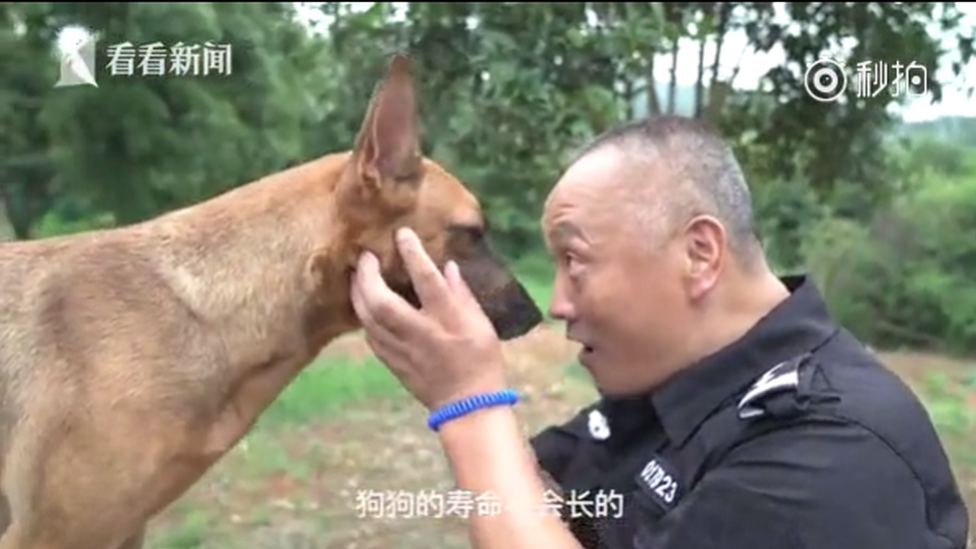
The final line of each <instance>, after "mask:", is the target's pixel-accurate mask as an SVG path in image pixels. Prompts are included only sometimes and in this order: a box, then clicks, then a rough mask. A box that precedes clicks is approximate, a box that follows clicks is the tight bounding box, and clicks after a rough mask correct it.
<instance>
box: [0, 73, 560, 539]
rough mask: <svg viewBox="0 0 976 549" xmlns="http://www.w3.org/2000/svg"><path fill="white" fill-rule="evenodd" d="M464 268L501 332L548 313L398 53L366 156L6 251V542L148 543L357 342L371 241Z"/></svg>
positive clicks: (383, 254)
mask: <svg viewBox="0 0 976 549" xmlns="http://www.w3.org/2000/svg"><path fill="white" fill-rule="evenodd" d="M401 226H409V227H412V228H413V229H414V230H415V231H416V232H417V234H419V235H420V237H421V239H422V240H423V242H424V245H425V247H426V249H427V250H428V252H429V253H430V254H431V256H432V257H433V258H434V259H435V260H436V261H437V262H438V263H440V264H443V263H445V262H446V261H447V260H448V259H451V258H453V259H455V260H457V261H458V264H459V266H460V267H461V270H462V274H463V275H464V276H465V278H466V279H467V281H468V283H469V285H470V286H471V287H472V289H473V290H474V291H475V293H476V294H477V295H478V296H479V300H480V301H481V303H482V306H483V307H484V308H485V310H486V312H487V313H488V316H489V317H490V318H491V320H492V322H493V323H494V325H495V328H496V330H497V331H498V333H499V336H500V337H502V338H503V339H511V338H514V337H517V336H520V335H522V334H524V333H525V332H527V331H528V330H529V329H530V328H532V327H534V326H535V325H537V324H538V323H539V322H541V319H542V317H541V313H540V312H539V310H538V308H537V307H536V306H535V305H534V304H533V302H532V301H531V300H530V299H529V297H528V295H527V294H526V292H525V290H524V289H523V288H522V287H521V286H520V285H519V284H518V283H517V281H516V280H515V279H514V277H513V276H512V275H511V273H509V271H508V270H507V269H506V268H505V267H504V266H503V265H502V264H501V263H500V261H499V260H498V259H496V258H495V257H494V256H492V255H491V253H490V252H489V251H488V249H487V248H486V247H485V245H484V243H483V241H482V236H483V231H484V229H485V220H484V218H483V216H482V213H481V210H480V207H479V204H478V201H477V200H476V199H475V197H474V196H473V195H472V194H471V193H470V192H468V191H467V190H466V189H465V187H464V186H463V185H462V184H461V183H460V182H459V181H458V180H457V179H456V178H454V177H453V176H451V174H449V173H448V172H447V171H445V170H444V168H442V167H440V166H439V165H437V164H436V163H434V162H433V161H431V160H429V159H427V158H424V157H422V156H421V155H420V153H419V141H418V123H417V118H416V104H415V98H414V89H413V83H412V80H411V76H410V73H409V68H408V62H407V60H406V58H404V57H402V56H397V57H396V58H395V59H394V62H393V64H392V65H391V69H390V74H389V76H388V77H387V78H386V79H385V81H384V82H382V83H381V84H380V85H379V87H378V88H377V93H376V95H375V96H374V98H373V101H372V102H371V104H370V106H369V110H368V112H367V114H366V117H365V120H364V122H363V125H362V129H361V130H360V135H359V137H358V138H357V140H356V143H355V147H354V149H353V150H351V151H347V152H343V153H338V154H331V155H327V156H325V157H323V158H320V159H318V160H315V161H312V162H309V163H307V164H304V165H301V166H298V167H295V168H292V169H289V170H286V171H283V172H280V173H277V174H274V175H271V176H268V177H265V178H263V179H261V180H258V181H256V182H254V183H251V184H249V185H245V186H243V187H240V188H237V189H235V190H232V191H230V192H228V193H226V194H223V195H221V196H218V197H216V198H214V199H212V200H209V201H207V202H203V203H201V204H198V205H195V206H193V207H189V208H185V209H182V210H178V211H175V212H171V213H169V214H166V215H164V216H161V217H159V218H156V219H154V220H151V221H148V222H145V223H142V224H138V225H133V226H130V227H124V228H118V229H112V230H106V231H96V232H90V233H87V234H80V235H75V236H67V237H62V238H51V239H47V240H39V241H33V242H14V243H4V244H2V245H0V466H2V477H0V480H2V489H3V496H4V500H5V501H4V502H3V503H4V504H5V505H4V506H3V508H0V531H2V532H3V534H2V537H0V549H123V548H124V549H135V548H138V547H140V546H141V545H142V536H143V531H144V527H145V523H146V521H147V520H148V519H149V518H150V517H152V516H153V515H154V514H156V513H157V512H159V511H160V510H161V509H162V508H164V507H165V506H167V505H168V504H169V503H170V502H172V501H173V500H174V499H176V498H177V497H179V496H180V495H181V494H183V493H184V492H185V491H186V490H187V488H189V487H190V486H191V485H192V484H193V483H194V482H196V481H197V479H199V478H200V476H201V475H202V474H203V473H204V472H205V471H206V470H207V469H208V468H210V467H211V466H212V465H213V464H214V463H215V462H216V461H217V460H218V459H220V457H221V456H223V455H224V454H225V453H226V452H227V451H228V450H230V449H231V448H232V447H233V446H234V445H235V444H236V443H237V441H238V440H240V439H241V437H243V436H244V435H245V434H246V433H247V432H248V430H249V429H250V428H251V426H252V425H253V423H254V422H255V420H256V418H257V417H258V416H259V414H261V412H262V411H263V410H264V409H265V408H266V407H267V406H268V405H269V404H270V403H271V402H272V401H273V400H274V399H275V397H276V396H277V395H278V394H279V393H280V392H281V391H282V390H283V389H284V387H285V386H286V385H287V384H288V383H289V382H290V381H291V380H292V379H293V378H294V377H295V375H296V374H298V373H299V372H300V371H301V370H302V368H304V367H305V366H306V365H308V364H309V363H310V362H311V361H312V360H313V359H314V358H315V357H316V355H317V354H318V353H319V351H320V349H321V348H322V347H323V346H325V345H326V344H327V343H329V342H330V341H332V340H333V339H335V338H336V337H337V336H339V335H341V334H344V333H346V332H350V331H352V330H355V329H357V328H358V324H357V320H356V317H355V315H354V313H353V310H352V307H351V305H350V300H349V274H350V272H351V269H352V267H353V265H354V264H355V261H356V258H357V256H358V255H359V254H360V253H361V252H362V251H363V250H370V251H372V252H374V253H375V254H376V255H377V256H378V257H379V258H380V259H381V263H382V265H383V270H384V274H385V276H386V278H387V280H388V282H389V283H390V284H391V286H393V287H395V288H396V289H397V291H398V292H400V293H401V294H402V295H404V296H407V297H408V298H410V299H412V300H413V301H414V303H416V298H415V297H414V296H413V295H412V292H411V290H410V284H409V281H408V278H407V277H406V275H405V272H404V270H403V267H402V264H401V262H400V260H399V258H398V256H397V254H396V252H395V248H394V245H393V236H392V235H393V232H394V230H395V229H396V228H397V227H401Z"/></svg>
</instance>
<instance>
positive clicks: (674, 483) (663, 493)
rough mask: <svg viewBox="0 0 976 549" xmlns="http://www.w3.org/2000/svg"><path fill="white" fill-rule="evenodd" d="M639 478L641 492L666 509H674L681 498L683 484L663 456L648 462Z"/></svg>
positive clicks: (655, 457)
mask: <svg viewBox="0 0 976 549" xmlns="http://www.w3.org/2000/svg"><path fill="white" fill-rule="evenodd" d="M637 478H638V481H637V484H638V486H639V487H640V489H641V491H642V492H644V494H645V495H647V496H648V497H650V499H651V500H653V501H654V502H656V503H657V504H658V505H660V506H662V507H664V508H665V509H671V508H672V507H674V505H675V503H677V500H678V498H679V497H680V496H681V484H680V483H679V481H678V477H677V475H676V474H675V470H674V468H673V467H671V465H670V464H669V463H668V462H667V461H665V459H664V458H662V457H661V456H654V458H653V459H651V460H650V461H648V462H647V464H646V465H644V468H643V469H641V472H640V474H638V475H637Z"/></svg>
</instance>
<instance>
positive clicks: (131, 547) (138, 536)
mask: <svg viewBox="0 0 976 549" xmlns="http://www.w3.org/2000/svg"><path fill="white" fill-rule="evenodd" d="M145 540H146V527H145V526H143V527H142V528H140V529H139V531H138V532H136V533H135V534H134V535H133V536H132V537H130V538H129V539H127V540H125V541H123V542H122V545H120V546H119V547H118V549H142V545H143V543H144V542H145Z"/></svg>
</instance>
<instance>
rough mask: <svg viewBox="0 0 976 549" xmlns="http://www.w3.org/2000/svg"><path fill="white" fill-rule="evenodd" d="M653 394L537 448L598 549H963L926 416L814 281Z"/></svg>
mask: <svg viewBox="0 0 976 549" xmlns="http://www.w3.org/2000/svg"><path fill="white" fill-rule="evenodd" d="M783 281H784V282H785V283H786V284H787V286H788V288H789V289H790V291H791V296H790V297H789V298H788V299H787V300H785V301H784V302H783V303H782V304H780V305H779V306H778V307H777V308H775V309H774V310H773V311H772V312H771V313H770V314H769V315H767V316H766V317H765V318H764V319H763V320H761V321H760V322H759V323H758V324H757V325H756V326H755V327H754V328H753V329H752V330H751V331H750V332H749V333H747V334H746V336H745V337H743V338H742V339H741V340H739V341H737V342H736V343H734V344H732V345H730V346H729V347H727V348H725V349H723V350H721V351H719V352H718V353H716V354H714V355H712V356H710V357H708V358H706V359H704V360H702V361H701V362H699V363H697V364H694V365H692V366H690V367H689V368H686V369H685V370H683V371H682V372H680V373H679V374H677V375H676V376H675V377H673V378H672V379H671V380H669V381H668V382H667V383H665V384H664V385H663V386H662V387H660V388H659V389H657V390H656V391H654V392H653V393H650V394H647V395H641V396H636V397H629V398H626V399H610V398H604V399H602V400H601V401H600V402H598V403H596V404H594V405H592V406H590V407H588V408H585V409H584V410H582V411H581V412H580V413H579V414H578V415H577V416H576V417H575V418H573V419H572V420H571V421H569V422H568V423H567V424H565V425H561V426H555V427H550V428H548V429H546V430H544V431H543V432H541V433H540V434H538V435H537V436H536V437H534V438H533V440H532V446H533V448H534V450H535V452H536V455H537V456H538V458H539V461H540V464H541V465H542V467H543V468H544V469H545V470H546V471H547V472H548V473H549V474H550V475H551V476H552V477H553V478H554V479H555V480H556V481H557V482H559V483H560V484H561V485H562V487H563V489H564V490H565V492H566V494H570V495H567V496H565V497H566V498H567V499H568V498H569V497H572V498H574V499H577V500H579V499H580V498H581V497H582V496H585V495H589V496H590V497H592V496H593V495H595V494H602V495H603V497H604V500H606V499H607V497H608V495H609V496H613V495H619V496H620V497H621V498H622V499H621V501H619V502H618V503H617V508H618V511H619V513H616V512H607V511H606V510H607V507H606V505H604V512H603V513H602V514H596V513H593V512H592V508H587V509H589V510H588V511H587V510H586V509H583V508H581V509H582V511H581V512H579V513H577V517H575V518H573V519H571V528H572V530H573V531H574V534H576V536H577V538H578V539H579V540H580V542H581V543H583V544H584V545H585V546H586V547H588V548H590V549H597V548H602V549H629V548H634V547H637V548H641V549H719V548H721V549H746V548H748V549H787V548H789V549H963V548H965V547H966V540H967V536H968V518H967V512H966V508H965V504H964V503H963V501H962V498H961V496H960V494H959V490H958V487H957V485H956V483H955V480H954V479H953V476H952V473H951V471H950V467H949V463H948V460H947V458H946V454H945V452H944V450H943V448H942V445H941V443H940V441H939V439H938V437H937V435H936V432H935V430H934V428H933V426H932V424H931V422H930V419H929V416H928V414H927V413H926V410H925V409H924V408H923V407H922V405H921V404H920V403H919V401H918V400H917V399H916V397H915V396H914V394H913V393H912V392H911V391H910V390H909V389H908V388H907V387H906V386H905V385H904V384H903V383H902V381H901V380H900V379H899V378H898V377H897V376H896V375H894V374H893V373H892V372H890V371H889V370H887V369H886V368H885V367H884V366H882V365H881V364H880V363H879V361H878V360H877V359H876V358H875V357H874V356H873V355H872V353H871V352H870V351H868V350H867V349H865V348H864V347H863V346H862V345H861V344H859V343H858V342H857V341H856V340H855V339H854V338H853V337H852V336H851V335H850V334H849V333H848V332H846V331H845V330H843V329H840V328H838V327H837V326H836V324H834V323H833V322H832V321H831V319H830V317H829V315H828V313H827V310H826V306H825V305H824V303H823V300H822V299H821V297H820V295H819V293H818V291H817V289H816V288H815V286H814V285H813V283H812V282H811V281H809V280H807V279H806V278H804V277H788V278H784V279H783Z"/></svg>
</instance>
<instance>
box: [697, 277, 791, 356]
mask: <svg viewBox="0 0 976 549" xmlns="http://www.w3.org/2000/svg"><path fill="white" fill-rule="evenodd" d="M789 296H790V291H789V289H787V287H786V286H785V285H784V284H783V282H782V281H780V280H779V278H777V277H776V275H774V274H773V273H772V272H769V271H767V272H766V273H764V274H763V275H761V276H760V277H755V276H754V277H750V278H739V279H738V280H730V281H729V284H727V285H726V286H725V288H723V289H722V294H721V295H719V296H716V297H717V298H718V299H717V300H716V302H715V303H713V305H714V306H715V307H716V309H714V310H713V311H711V312H708V313H706V314H703V315H702V318H701V323H700V324H699V326H700V328H697V329H696V330H695V331H694V333H696V334H697V337H696V338H695V339H693V340H691V341H690V342H689V343H691V345H689V347H688V349H687V352H688V354H687V356H686V357H685V361H684V362H685V363H686V364H693V363H695V362H698V361H700V360H701V359H703V358H705V357H707V356H710V355H712V354H715V353H717V352H718V351H720V350H722V349H723V348H725V347H728V346H729V345H731V344H733V343H734V342H736V341H738V340H740V339H742V337H744V336H745V335H746V334H747V333H748V332H749V331H750V330H751V329H752V328H753V327H754V326H755V325H756V324H757V323H758V322H759V321H760V320H762V319H763V318H764V317H765V316H767V315H768V314H769V313H770V312H771V311H772V310H773V309H775V308H776V307H777V306H778V305H779V304H780V303H782V302H783V301H784V300H786V299H787V298H788V297H789Z"/></svg>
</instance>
